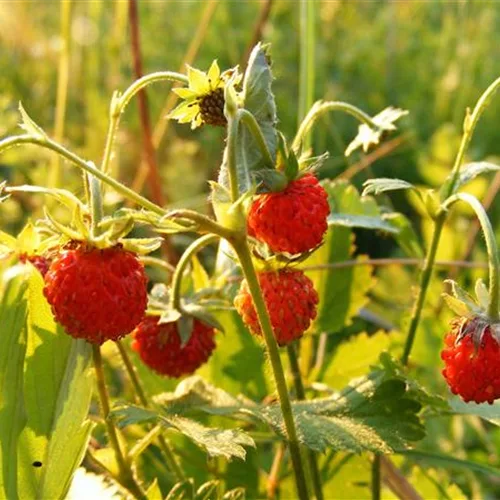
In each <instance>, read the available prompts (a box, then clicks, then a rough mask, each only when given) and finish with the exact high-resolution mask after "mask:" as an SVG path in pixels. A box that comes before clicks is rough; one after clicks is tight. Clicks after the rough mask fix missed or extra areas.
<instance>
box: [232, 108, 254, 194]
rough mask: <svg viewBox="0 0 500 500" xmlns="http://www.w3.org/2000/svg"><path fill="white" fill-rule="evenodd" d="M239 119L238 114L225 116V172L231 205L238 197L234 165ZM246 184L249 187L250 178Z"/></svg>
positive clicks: (235, 161) (236, 171)
mask: <svg viewBox="0 0 500 500" xmlns="http://www.w3.org/2000/svg"><path fill="white" fill-rule="evenodd" d="M240 117H241V114H239V113H236V114H234V115H231V114H228V116H227V171H228V175H229V190H230V193H231V200H232V201H233V203H234V202H235V201H236V200H237V199H238V198H239V196H240V192H239V188H238V169H237V165H236V164H237V160H236V139H237V137H238V126H239V123H240ZM247 175H248V172H247ZM246 183H247V184H248V185H250V178H247V179H246Z"/></svg>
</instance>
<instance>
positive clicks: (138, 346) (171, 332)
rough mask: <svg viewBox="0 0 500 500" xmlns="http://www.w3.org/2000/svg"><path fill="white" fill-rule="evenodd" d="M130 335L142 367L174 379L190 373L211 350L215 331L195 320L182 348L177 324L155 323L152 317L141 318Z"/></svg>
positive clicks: (206, 358) (204, 360) (202, 361)
mask: <svg viewBox="0 0 500 500" xmlns="http://www.w3.org/2000/svg"><path fill="white" fill-rule="evenodd" d="M132 336H133V338H134V340H133V342H132V349H134V350H135V351H136V352H138V353H139V355H140V357H141V359H142V361H144V363H145V364H146V365H148V366H149V367H150V368H152V369H153V370H155V371H156V372H158V373H160V374H161V375H167V376H169V377H175V378H178V377H180V376H182V375H190V374H191V373H193V372H194V371H195V370H196V369H198V368H199V367H200V366H201V365H202V364H203V363H205V362H206V361H207V360H208V358H209V357H210V356H211V354H212V351H213V350H214V349H215V342H214V336H215V330H214V329H213V328H212V327H210V326H207V325H205V324H204V323H202V322H201V321H199V320H197V319H194V320H193V331H192V333H191V337H190V338H189V341H188V342H187V344H186V345H185V346H183V347H181V339H180V336H179V333H178V331H177V323H176V322H174V323H164V324H159V323H158V317H156V316H148V317H146V318H144V320H143V321H142V322H141V323H140V324H139V326H138V327H137V328H136V329H135V330H134V331H133V333H132Z"/></svg>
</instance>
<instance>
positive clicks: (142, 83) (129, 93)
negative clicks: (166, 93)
mask: <svg viewBox="0 0 500 500" xmlns="http://www.w3.org/2000/svg"><path fill="white" fill-rule="evenodd" d="M165 81H168V82H179V83H184V84H186V85H187V84H188V83H189V81H188V78H187V76H186V75H182V74H181V73H176V72H175V71H157V72H155V73H150V74H149V75H144V76H143V77H142V78H139V80H136V81H135V82H134V83H132V85H130V87H129V88H128V89H127V90H125V92H123V94H122V95H121V96H120V100H119V102H118V104H117V107H116V112H119V113H123V110H124V109H125V107H126V106H127V104H128V103H129V102H130V100H131V99H132V98H133V97H134V96H135V95H136V94H137V92H139V91H140V90H141V89H143V88H144V87H147V86H148V85H151V84H152V83H157V82H165Z"/></svg>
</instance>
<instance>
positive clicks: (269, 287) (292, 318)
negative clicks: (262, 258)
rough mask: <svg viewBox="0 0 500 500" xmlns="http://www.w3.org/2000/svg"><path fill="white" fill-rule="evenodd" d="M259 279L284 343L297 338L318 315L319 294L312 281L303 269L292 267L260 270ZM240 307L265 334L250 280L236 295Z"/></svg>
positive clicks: (277, 334)
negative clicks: (249, 283) (250, 286)
mask: <svg viewBox="0 0 500 500" xmlns="http://www.w3.org/2000/svg"><path fill="white" fill-rule="evenodd" d="M259 283H260V286H261V289H262V293H263V295H264V301H265V303H266V306H267V310H268V312H269V316H270V318H271V324H272V326H273V330H274V336H275V338H276V341H277V342H278V344H279V345H280V346H284V345H287V344H289V343H290V342H292V341H293V340H296V339H298V338H300V337H302V335H303V334H304V332H305V331H306V330H307V329H308V328H309V325H310V324H311V321H312V320H313V319H314V318H315V317H316V306H317V305H318V302H319V298H318V294H317V292H316V290H315V289H314V286H313V283H312V281H311V280H310V279H309V278H308V277H307V276H306V275H305V274H304V273H303V272H302V271H294V270H289V269H282V270H280V271H269V272H264V273H259ZM234 305H235V307H236V310H237V311H238V313H239V314H240V316H241V317H242V319H243V322H244V323H245V324H246V325H247V327H248V328H249V330H250V331H251V332H252V333H253V334H254V335H259V336H260V335H262V331H261V328H260V324H259V320H258V318H257V312H256V311H255V307H254V305H253V301H252V296H251V295H250V292H249V290H248V284H247V281H246V280H244V281H243V282H242V283H241V286H240V289H239V291H238V294H237V295H236V297H235V299H234Z"/></svg>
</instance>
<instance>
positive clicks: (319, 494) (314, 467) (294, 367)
mask: <svg viewBox="0 0 500 500" xmlns="http://www.w3.org/2000/svg"><path fill="white" fill-rule="evenodd" d="M286 349H287V353H288V360H289V362H290V370H291V371H292V376H293V383H294V387H295V395H296V396H297V399H298V400H299V401H301V400H304V399H306V392H305V390H304V383H303V381H302V374H301V373H300V366H299V360H298V359H297V352H296V349H295V346H294V345H293V344H289V345H288V346H287V348H286ZM306 454H307V459H308V461H309V467H310V469H311V479H312V483H313V488H314V494H315V496H316V500H323V498H324V497H323V491H322V489H321V475H320V473H319V468H318V460H317V457H316V453H314V451H313V450H309V449H308V450H306Z"/></svg>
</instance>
